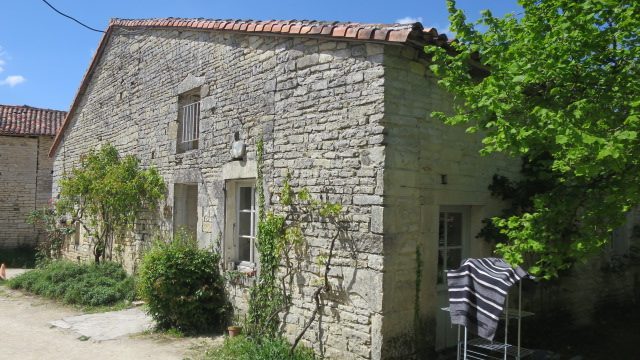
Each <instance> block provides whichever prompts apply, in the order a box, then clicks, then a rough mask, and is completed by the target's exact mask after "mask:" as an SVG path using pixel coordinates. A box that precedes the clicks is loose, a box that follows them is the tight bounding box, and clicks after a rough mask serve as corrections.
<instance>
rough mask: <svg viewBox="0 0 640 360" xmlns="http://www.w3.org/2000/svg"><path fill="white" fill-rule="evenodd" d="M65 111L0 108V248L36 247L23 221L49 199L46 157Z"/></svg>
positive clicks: (32, 233)
mask: <svg viewBox="0 0 640 360" xmlns="http://www.w3.org/2000/svg"><path fill="white" fill-rule="evenodd" d="M65 115H66V112H64V111H58V110H51V109H39V108H34V107H30V106H26V105H22V106H17V105H0V249H1V248H14V247H17V246H21V245H27V246H32V245H35V244H36V241H37V237H38V231H37V230H36V229H35V228H34V226H33V225H30V224H28V223H27V222H26V218H27V216H28V215H29V213H31V212H32V211H33V210H36V209H39V208H42V207H44V206H46V205H47V202H48V201H49V199H50V198H51V173H52V169H53V159H51V158H49V156H47V154H48V152H49V149H50V148H51V144H53V137H54V136H55V135H56V132H57V130H58V128H59V127H60V125H61V124H62V120H63V119H64V117H65Z"/></svg>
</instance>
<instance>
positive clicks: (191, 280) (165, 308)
mask: <svg viewBox="0 0 640 360" xmlns="http://www.w3.org/2000/svg"><path fill="white" fill-rule="evenodd" d="M219 260H220V257H219V256H218V254H215V253H212V252H209V251H207V250H203V249H198V246H197V244H196V243H195V241H194V240H193V239H190V238H188V237H187V236H185V235H184V234H182V235H179V236H176V238H175V239H174V240H173V241H170V242H168V243H167V242H163V241H158V242H157V243H156V244H154V246H153V247H152V248H151V250H149V252H148V253H147V254H146V255H145V256H144V258H143V260H142V264H141V266H140V274H139V285H138V291H139V294H140V296H141V297H142V298H143V299H144V300H145V301H146V302H147V304H148V307H149V313H150V315H151V316H152V317H153V318H154V320H156V323H157V324H158V327H159V328H161V329H170V328H176V329H178V330H180V331H182V332H187V333H193V332H207V331H215V330H219V329H220V328H221V327H222V326H223V325H224V324H225V322H226V320H227V316H228V315H229V314H230V311H229V309H230V306H229V305H228V302H227V299H226V295H225V290H224V282H223V279H222V276H221V275H220V271H219V269H218V262H219Z"/></svg>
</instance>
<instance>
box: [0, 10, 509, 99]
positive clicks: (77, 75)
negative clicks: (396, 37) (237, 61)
mask: <svg viewBox="0 0 640 360" xmlns="http://www.w3.org/2000/svg"><path fill="white" fill-rule="evenodd" d="M48 1H49V2H50V3H51V4H52V5H54V6H55V7H56V8H58V10H60V11H62V12H64V13H67V14H69V15H71V16H73V17H75V18H77V19H79V20H80V21H82V22H84V23H86V24H87V25H89V26H91V27H94V28H98V29H103V30H104V29H105V28H106V26H107V24H108V22H109V19H110V18H112V17H119V18H153V17H203V18H214V19H254V20H269V19H279V20H289V19H313V20H332V21H354V22H371V23H393V22H397V21H398V20H404V21H410V20H417V21H420V22H422V24H423V25H424V26H425V27H436V28H438V29H439V30H440V31H445V30H446V29H447V27H448V21H447V12H446V7H445V0H422V1H420V0H369V1H360V0H357V1H355V0H319V1H299V0H298V1H289V0H286V1H277V0H232V1H217V0H209V1H205V0H172V1H171V0H155V1H154V0H128V1H127V0H107V1H77V0H76V1H74V0H48ZM458 6H459V7H461V8H462V9H464V10H465V12H467V14H468V16H469V17H470V18H472V19H473V18H477V17H478V15H479V12H480V10H482V9H487V8H488V9H491V11H492V12H493V13H494V14H495V15H502V14H504V13H506V12H514V11H516V12H517V11H518V9H519V7H518V5H517V3H516V0H491V1H479V0H458ZM0 10H1V11H0V104H13V105H23V104H24V105H30V106H35V107H44V108H52V109H60V110H68V108H69V106H70V105H71V102H72V101H73V97H74V96H75V93H76V90H77V89H78V86H79V85H80V81H81V80H82V77H83V75H84V73H85V71H86V69H87V67H88V66H89V62H90V61H91V58H92V55H93V52H94V51H95V49H96V48H97V47H98V42H99V41H100V37H101V35H102V34H100V33H97V32H93V31H90V30H87V29H85V28H83V27H81V26H80V25H78V24H76V23H74V22H73V21H71V20H69V19H66V18H64V17H62V16H60V15H58V14H56V13H55V12H54V11H53V10H51V9H50V8H49V7H47V6H46V4H44V3H43V2H42V1H41V0H12V1H10V0H4V1H2V2H1V4H0Z"/></svg>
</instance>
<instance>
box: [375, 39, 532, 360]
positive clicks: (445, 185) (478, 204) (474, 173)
mask: <svg viewBox="0 0 640 360" xmlns="http://www.w3.org/2000/svg"><path fill="white" fill-rule="evenodd" d="M384 65H385V115H384V119H383V120H382V123H383V124H384V126H385V134H386V135H385V142H386V144H387V146H386V149H385V151H386V152H385V174H384V189H385V190H384V194H385V196H384V206H383V207H382V208H380V209H377V210H376V211H379V212H382V213H383V218H384V220H383V224H384V253H385V258H384V269H385V275H384V286H383V289H384V290H383V292H384V298H383V314H384V319H383V326H382V333H383V336H384V342H383V350H382V354H383V358H385V359H407V358H411V357H412V356H413V357H417V358H426V357H427V356H429V354H431V353H433V352H434V348H435V342H436V329H437V323H436V316H437V315H438V312H439V311H440V310H437V308H438V304H437V302H438V293H437V289H438V286H437V284H436V276H437V263H438V216H439V211H440V207H442V206H464V207H466V208H467V209H468V212H469V222H468V223H469V229H468V234H467V236H468V238H469V240H470V244H469V253H468V254H466V255H467V256H476V257H478V256H486V255H488V254H489V253H490V246H489V244H488V243H487V242H486V241H484V240H483V239H477V238H476V237H475V234H477V233H478V231H479V230H480V228H481V225H482V224H481V220H482V219H484V218H486V217H489V216H492V215H495V214H498V213H499V211H500V209H501V204H500V202H498V201H496V200H495V199H492V198H491V194H490V191H489V190H488V189H487V187H488V185H489V184H490V183H491V180H492V176H493V175H494V174H495V173H500V174H503V175H508V176H517V171H518V170H519V163H518V161H513V160H509V159H506V158H503V157H499V156H487V157H482V156H480V155H479V153H478V151H479V149H480V145H481V144H480V139H481V137H480V135H470V134H467V133H465V131H464V128H459V127H452V126H449V125H445V124H443V123H442V122H440V120H437V119H434V118H432V117H431V115H430V114H431V112H433V111H445V112H450V111H451V105H452V101H453V100H452V96H450V95H449V94H447V93H446V92H445V91H444V90H443V89H441V88H439V87H438V85H437V80H436V79H435V78H434V76H433V74H432V73H431V72H430V71H429V70H428V64H427V62H426V61H425V60H424V58H423V55H422V54H421V52H420V51H418V50H414V49H410V48H406V47H405V48H401V47H392V46H387V47H386V48H385V59H384ZM443 176H446V179H443ZM418 252H419V253H420V255H421V256H420V259H418V258H417V255H416V254H417V253H418ZM445 306H446V305H445Z"/></svg>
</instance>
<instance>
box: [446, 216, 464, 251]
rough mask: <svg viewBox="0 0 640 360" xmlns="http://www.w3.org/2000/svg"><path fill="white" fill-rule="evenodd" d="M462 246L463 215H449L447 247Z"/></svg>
mask: <svg viewBox="0 0 640 360" xmlns="http://www.w3.org/2000/svg"><path fill="white" fill-rule="evenodd" d="M461 245H462V214H461V213H447V246H461Z"/></svg>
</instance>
